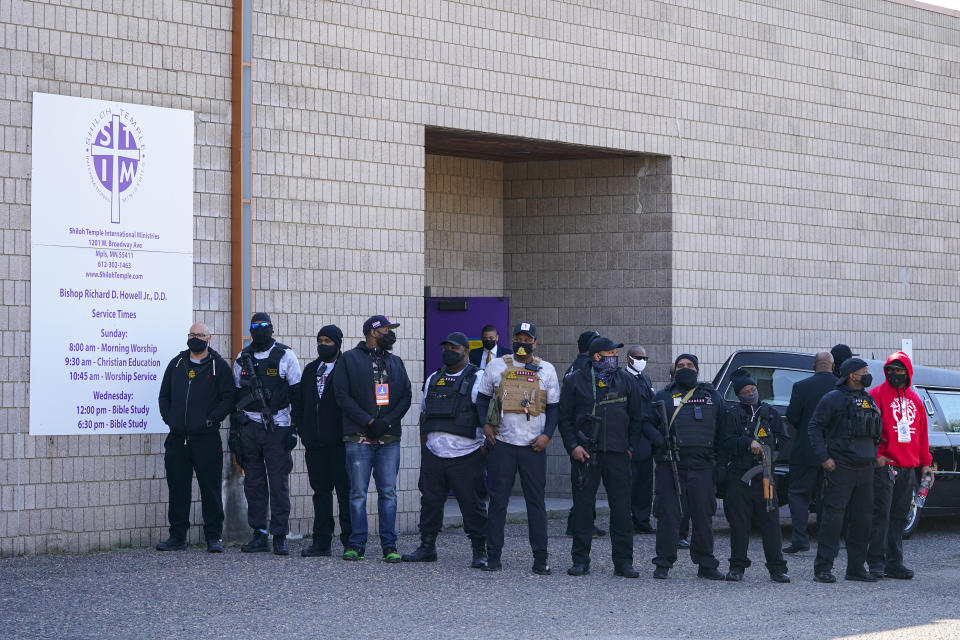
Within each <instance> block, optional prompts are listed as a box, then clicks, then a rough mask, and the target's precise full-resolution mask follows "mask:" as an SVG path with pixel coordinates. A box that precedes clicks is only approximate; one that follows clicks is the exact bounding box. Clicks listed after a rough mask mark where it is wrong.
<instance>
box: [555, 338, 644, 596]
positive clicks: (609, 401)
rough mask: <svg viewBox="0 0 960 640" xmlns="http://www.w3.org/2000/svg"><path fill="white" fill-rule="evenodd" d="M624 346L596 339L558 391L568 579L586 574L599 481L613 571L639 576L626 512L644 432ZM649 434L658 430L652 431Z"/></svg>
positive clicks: (641, 410) (640, 399)
mask: <svg viewBox="0 0 960 640" xmlns="http://www.w3.org/2000/svg"><path fill="white" fill-rule="evenodd" d="M622 347H623V345H622V344H618V343H615V342H614V341H613V340H611V339H610V338H606V337H603V336H598V337H596V338H594V339H593V340H592V342H591V343H590V346H589V351H588V353H589V356H590V365H589V366H588V367H585V368H582V369H579V370H577V371H574V372H573V373H571V374H570V375H568V376H566V377H565V378H564V381H563V390H562V391H561V393H560V435H561V436H563V446H564V447H565V448H566V450H567V453H569V454H570V458H571V460H572V465H573V468H572V474H573V517H572V518H571V520H572V528H573V545H572V549H571V555H572V556H573V566H572V567H570V569H569V570H568V571H567V573H568V574H569V575H572V576H582V575H586V574H588V573H590V547H591V541H592V540H591V539H592V537H593V514H594V511H595V509H596V500H597V489H598V488H599V486H600V481H601V479H602V480H603V486H604V488H605V489H606V491H607V500H608V502H609V503H610V542H611V543H612V546H613V573H614V575H618V576H623V577H625V578H636V577H637V576H639V575H640V574H639V573H638V572H637V570H636V569H634V567H633V523H632V520H631V514H630V496H631V477H630V456H631V450H632V446H631V445H632V443H634V442H636V441H638V440H639V438H640V433H641V430H642V429H643V416H644V405H643V396H642V392H641V390H640V385H639V384H638V383H637V381H636V380H635V379H634V378H633V376H631V375H629V374H628V373H626V372H625V371H623V370H622V369H620V368H619V367H618V360H617V349H620V348H622ZM650 430H651V436H652V437H654V438H656V436H657V434H656V431H655V430H653V428H652V427H650Z"/></svg>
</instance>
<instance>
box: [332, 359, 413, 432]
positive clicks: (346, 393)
mask: <svg viewBox="0 0 960 640" xmlns="http://www.w3.org/2000/svg"><path fill="white" fill-rule="evenodd" d="M374 356H377V357H380V358H382V361H383V364H384V368H385V369H386V373H387V384H389V385H390V389H389V391H390V393H389V395H390V401H389V404H387V405H386V406H380V407H378V406H377V398H376V395H375V393H374V388H373V357H374ZM333 382H334V385H335V393H336V397H337V404H339V405H340V410H341V411H342V412H343V435H345V436H347V435H353V434H356V433H364V430H365V429H366V427H367V423H368V422H370V420H371V419H372V418H376V417H378V415H379V417H380V418H381V419H383V420H384V422H386V423H387V424H388V425H389V427H390V428H389V429H388V430H387V431H386V434H385V435H391V436H398V437H399V436H400V435H401V433H402V431H403V430H402V428H401V426H400V422H401V421H402V420H403V416H404V415H406V413H407V409H409V408H410V400H411V399H412V397H413V393H412V391H411V389H410V378H409V377H408V376H407V369H406V367H404V366H403V360H401V359H400V356H396V355H394V354H392V353H390V352H389V351H387V352H372V351H371V350H370V349H368V348H367V345H366V343H364V342H361V343H360V344H358V345H357V346H356V347H355V348H353V349H350V350H349V351H344V352H343V355H341V356H340V359H339V360H338V361H337V366H336V368H335V369H334V370H333Z"/></svg>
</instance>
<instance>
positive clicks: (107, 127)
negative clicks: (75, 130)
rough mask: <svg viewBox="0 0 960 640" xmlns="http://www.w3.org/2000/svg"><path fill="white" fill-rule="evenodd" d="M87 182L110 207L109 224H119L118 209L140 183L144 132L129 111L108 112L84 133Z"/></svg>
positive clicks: (101, 114)
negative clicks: (88, 174)
mask: <svg viewBox="0 0 960 640" xmlns="http://www.w3.org/2000/svg"><path fill="white" fill-rule="evenodd" d="M86 147H87V170H88V171H89V173H90V181H91V182H92V183H93V185H94V187H96V189H97V190H98V191H99V192H100V195H101V196H102V197H103V199H104V200H106V201H107V202H109V203H110V222H112V223H114V224H119V223H120V205H121V204H123V203H125V202H128V201H129V200H130V198H132V197H133V196H134V195H135V194H136V192H137V188H138V187H139V186H140V183H141V181H142V180H143V170H144V157H145V153H144V144H143V131H142V130H141V128H140V125H139V124H138V123H137V121H136V120H135V119H134V117H133V114H131V113H130V112H129V111H127V110H125V109H122V108H117V109H116V110H114V109H111V108H107V109H104V110H103V111H101V112H100V113H99V114H98V115H97V117H96V118H95V119H94V120H93V122H91V123H90V127H89V128H88V129H87V138H86Z"/></svg>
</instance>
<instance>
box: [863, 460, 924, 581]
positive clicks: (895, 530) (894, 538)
mask: <svg viewBox="0 0 960 640" xmlns="http://www.w3.org/2000/svg"><path fill="white" fill-rule="evenodd" d="M892 468H893V469H895V470H896V471H897V478H896V480H890V468H888V467H878V468H877V469H875V470H874V472H873V529H872V532H871V536H870V547H869V549H868V550H867V564H868V565H869V567H870V570H871V571H884V570H885V569H896V568H899V567H902V566H903V530H904V529H905V528H906V527H907V520H908V517H909V515H910V503H911V502H912V500H913V486H914V484H915V483H916V469H914V468H912V467H892ZM848 536H849V534H848Z"/></svg>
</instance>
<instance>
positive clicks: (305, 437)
mask: <svg viewBox="0 0 960 640" xmlns="http://www.w3.org/2000/svg"><path fill="white" fill-rule="evenodd" d="M321 364H323V360H321V359H320V358H317V359H316V360H314V361H313V362H311V363H310V364H308V365H307V366H306V367H304V368H303V376H302V377H301V378H300V384H298V385H297V386H296V387H295V388H294V394H293V403H292V404H291V409H292V414H293V423H294V424H295V425H297V432H298V433H299V434H300V439H301V440H302V441H303V446H304V447H306V448H307V449H317V448H320V447H335V446H341V447H342V446H343V416H342V414H341V412H340V406H339V405H338V404H337V396H336V389H335V384H336V383H335V382H334V378H335V374H336V371H337V368H338V367H340V366H341V365H342V364H343V363H342V361H341V359H340V358H338V359H337V363H336V365H335V366H334V369H333V373H331V374H330V375H328V376H327V382H326V384H325V385H324V387H323V395H322V396H321V395H319V394H318V393H317V383H316V380H317V370H318V369H319V368H320V365H321Z"/></svg>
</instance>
